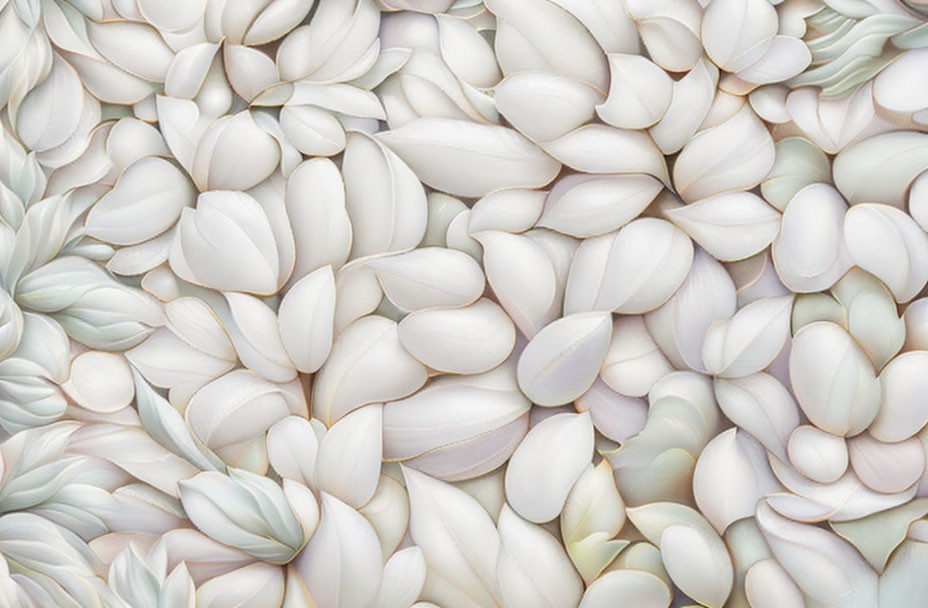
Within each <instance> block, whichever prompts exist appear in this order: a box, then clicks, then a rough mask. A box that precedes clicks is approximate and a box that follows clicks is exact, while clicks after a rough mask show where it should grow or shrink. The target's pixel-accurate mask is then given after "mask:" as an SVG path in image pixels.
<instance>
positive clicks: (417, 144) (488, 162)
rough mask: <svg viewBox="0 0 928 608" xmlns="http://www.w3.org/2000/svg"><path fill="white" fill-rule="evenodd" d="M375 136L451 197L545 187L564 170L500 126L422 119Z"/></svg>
mask: <svg viewBox="0 0 928 608" xmlns="http://www.w3.org/2000/svg"><path fill="white" fill-rule="evenodd" d="M539 1H544V2H546V0H539ZM546 3H547V2H546ZM377 139H378V140H379V141H381V142H383V143H384V144H385V145H386V146H387V147H389V148H390V149H392V150H393V151H394V152H396V154H397V155H399V157H400V158H402V159H403V160H404V161H406V163H408V164H409V166H410V167H411V168H412V170H413V171H415V173H416V175H417V176H418V177H419V178H420V179H421V180H422V181H423V182H424V183H426V184H428V185H429V186H432V187H433V188H436V189H438V190H442V191H444V192H447V193H449V194H453V195H460V196H483V195H485V194H487V193H488V192H490V191H492V190H497V189H499V188H516V187H529V188H532V187H537V186H544V185H545V184H547V183H548V182H550V181H551V180H552V179H554V176H555V175H557V173H558V171H559V170H560V164H559V163H558V162H557V161H555V160H554V159H552V158H551V157H549V156H548V155H546V154H545V153H544V152H543V151H541V150H540V149H539V148H537V147H536V146H535V145H534V144H532V143H531V142H530V141H529V140H528V139H526V138H524V137H523V136H522V135H519V133H517V132H516V131H514V130H512V129H508V128H506V127H501V126H496V125H481V124H477V123H472V122H468V121H463V120H454V119H448V118H420V119H417V120H414V121H413V122H410V123H409V124H407V125H404V126H402V127H400V128H399V129H393V130H390V131H382V132H380V133H379V134H378V135H377ZM462 166H468V167H470V170H469V171H468V172H467V174H466V175H465V174H464V173H463V172H461V171H460V167H462Z"/></svg>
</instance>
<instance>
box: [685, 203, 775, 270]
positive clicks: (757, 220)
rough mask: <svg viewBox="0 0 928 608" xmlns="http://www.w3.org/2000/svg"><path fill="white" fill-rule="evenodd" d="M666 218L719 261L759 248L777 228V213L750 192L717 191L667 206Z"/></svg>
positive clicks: (772, 235)
mask: <svg viewBox="0 0 928 608" xmlns="http://www.w3.org/2000/svg"><path fill="white" fill-rule="evenodd" d="M667 218H668V219H669V220H670V221H672V222H673V223H675V224H676V225H677V226H679V227H680V228H682V229H683V230H685V231H686V233H687V234H689V235H690V236H691V237H692V238H693V240H695V241H696V242H697V243H699V245H700V246H702V248H703V249H705V250H706V251H708V252H709V253H711V254H712V256H713V257H715V258H716V259H718V260H722V261H733V260H741V259H744V258H746V257H749V256H752V255H754V254H755V253H757V252H759V251H763V250H764V248H766V247H767V245H769V244H770V243H772V242H773V239H774V238H775V237H776V235H777V233H778V232H779V230H780V214H779V213H777V211H776V210H775V209H773V208H772V207H771V206H770V205H768V204H767V203H765V202H764V201H763V200H762V199H761V198H760V197H759V196H757V195H755V194H751V193H750V192H729V193H724V194H717V195H715V196H711V197H709V198H706V199H702V200H700V201H696V202H695V203H691V204H689V205H686V206H685V207H679V208H677V209H671V210H670V211H668V212H667Z"/></svg>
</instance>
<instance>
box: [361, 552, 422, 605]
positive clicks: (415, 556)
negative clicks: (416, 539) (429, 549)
mask: <svg viewBox="0 0 928 608" xmlns="http://www.w3.org/2000/svg"><path fill="white" fill-rule="evenodd" d="M426 570H427V565H426V563H425V556H424V555H423V553H422V549H420V548H419V547H408V548H406V549H403V550H401V551H397V552H396V553H394V554H393V555H392V556H391V557H390V559H389V560H387V562H386V563H385V564H384V566H383V578H382V579H381V582H380V590H379V591H378V592H377V597H376V598H375V599H374V603H373V604H371V608H409V607H410V606H412V605H413V603H414V602H415V601H416V599H417V598H418V597H419V594H420V593H422V587H423V585H425V576H426Z"/></svg>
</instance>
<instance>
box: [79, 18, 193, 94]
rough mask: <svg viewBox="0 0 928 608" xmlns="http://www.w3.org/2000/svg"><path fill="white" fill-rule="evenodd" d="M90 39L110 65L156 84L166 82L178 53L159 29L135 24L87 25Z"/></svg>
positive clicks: (102, 23)
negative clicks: (169, 69)
mask: <svg viewBox="0 0 928 608" xmlns="http://www.w3.org/2000/svg"><path fill="white" fill-rule="evenodd" d="M87 36H88V39H89V40H90V42H91V44H93V46H94V48H95V49H96V50H97V51H99V52H100V54H101V55H103V56H104V57H105V58H106V59H107V60H108V61H109V62H110V63H112V64H113V65H115V66H117V67H120V68H122V69H123V70H125V71H127V72H129V73H130V74H133V75H135V76H138V77H140V78H144V79H146V80H152V81H155V82H164V79H165V76H166V74H167V72H168V68H169V67H170V66H171V62H172V61H173V60H174V51H172V50H171V48H170V47H169V46H168V45H167V44H166V43H165V42H164V39H163V38H162V37H161V35H160V34H159V33H158V31H157V30H155V29H154V28H152V27H151V26H149V25H146V24H144V23H134V22H132V21H115V20H114V21H104V22H101V23H96V22H94V21H88V22H87Z"/></svg>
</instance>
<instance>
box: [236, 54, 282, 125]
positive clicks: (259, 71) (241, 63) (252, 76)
mask: <svg viewBox="0 0 928 608" xmlns="http://www.w3.org/2000/svg"><path fill="white" fill-rule="evenodd" d="M222 58H223V66H224V67H225V70H226V75H227V76H228V79H229V84H230V85H231V86H232V88H233V89H234V90H235V92H236V93H238V95H239V96H240V97H241V98H242V99H245V100H246V101H251V100H252V99H254V98H255V97H256V96H257V95H258V94H259V93H261V91H263V90H264V89H266V88H267V87H269V86H271V85H272V84H275V83H276V82H277V81H278V75H277V66H275V65H274V60H273V59H271V58H270V57H268V56H267V55H266V54H265V53H263V52H261V51H259V50H257V49H253V48H250V47H247V46H242V45H239V44H225V45H223V47H222ZM285 107H286V106H285ZM281 113H283V110H281Z"/></svg>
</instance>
